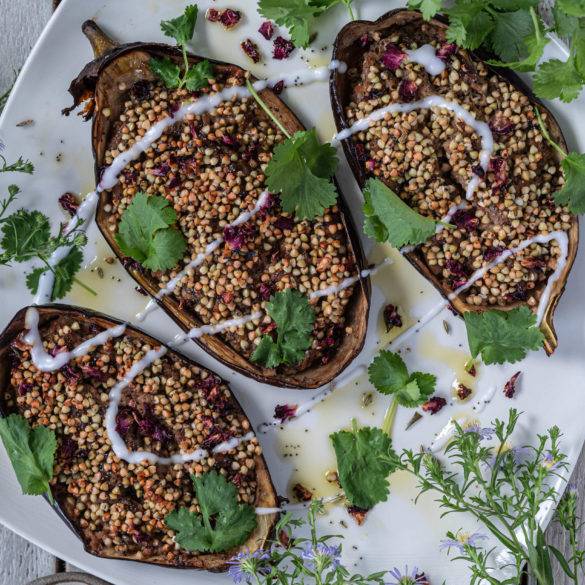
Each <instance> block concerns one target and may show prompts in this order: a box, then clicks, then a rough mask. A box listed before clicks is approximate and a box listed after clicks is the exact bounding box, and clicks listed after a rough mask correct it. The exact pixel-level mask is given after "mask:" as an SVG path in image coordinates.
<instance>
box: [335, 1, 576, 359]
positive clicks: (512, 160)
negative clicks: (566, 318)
mask: <svg viewBox="0 0 585 585" xmlns="http://www.w3.org/2000/svg"><path fill="white" fill-rule="evenodd" d="M446 29H447V25H446V24H445V23H444V22H442V21H440V20H436V19H435V20H432V21H429V22H426V21H424V20H423V18H422V16H421V14H420V13H418V12H416V11H408V10H396V11H392V12H389V13H388V14H386V15H384V16H382V17H381V18H380V19H378V20H377V21H375V22H365V21H358V22H353V23H350V24H348V25H347V26H346V27H345V28H344V29H343V30H342V31H341V32H340V33H339V35H338V37H337V40H336V43H335V49H334V58H335V59H339V60H342V61H344V62H346V63H347V64H348V67H349V70H348V73H347V74H345V75H343V74H341V73H339V72H334V73H333V74H332V78H331V84H330V90H331V99H332V105H333V111H334V115H335V118H336V124H337V127H338V130H339V131H340V132H342V131H346V136H347V134H348V132H347V129H350V128H352V126H353V125H354V124H355V123H356V122H358V121H359V120H364V119H365V118H370V119H371V118H372V112H377V111H379V110H380V109H382V108H388V107H390V106H392V105H393V104H395V105H396V106H397V107H395V108H392V107H390V108H389V110H391V111H387V113H385V115H382V116H379V117H378V118H377V119H376V120H372V121H371V123H370V124H365V125H363V126H362V128H361V129H360V130H359V131H356V132H355V133H353V134H352V135H351V137H347V138H346V139H345V140H343V146H344V149H345V152H346V155H347V157H348V160H349V162H350V165H351V167H352V170H353V172H354V175H355V177H356V179H357V180H358V182H359V183H360V184H361V185H362V186H364V185H365V184H366V182H367V181H368V180H369V179H370V178H376V179H379V180H381V181H382V182H383V183H384V184H385V185H387V186H388V187H390V188H391V189H392V190H393V191H394V192H395V193H396V194H397V195H398V196H399V197H400V198H401V199H402V200H403V201H404V202H406V203H407V204H408V205H409V206H410V207H412V208H413V209H415V210H416V211H417V212H418V213H420V214H421V215H423V216H426V217H430V218H432V219H433V220H437V221H438V220H441V219H443V220H445V219H446V220H447V221H448V222H449V223H450V224H453V227H451V228H450V229H442V230H441V231H439V233H437V234H436V235H435V236H433V237H431V238H430V239H429V240H428V241H426V242H425V243H424V244H422V245H420V246H418V247H416V248H414V249H413V250H410V251H409V253H407V254H406V257H407V258H408V259H409V260H410V262H411V263H412V264H413V265H414V266H415V267H416V268H417V269H418V270H419V271H420V272H421V274H423V275H424V276H425V277H426V278H427V279H429V280H430V281H431V282H432V283H433V284H434V286H435V287H436V288H437V289H438V290H439V291H440V292H441V293H442V294H443V295H444V296H445V297H449V295H451V298H450V300H451V302H452V305H453V307H454V308H455V309H456V310H457V311H458V312H460V313H465V312H466V311H482V310H486V309H489V308H496V309H500V310H507V309H511V308H514V307H518V306H521V305H526V306H528V307H530V308H531V309H532V310H534V311H535V312H537V308H538V309H539V310H538V313H540V317H541V327H542V329H543V332H544V333H545V337H546V342H545V348H546V350H547V352H548V353H549V354H550V353H552V352H553V351H554V349H555V348H556V346H557V338H556V334H555V331H554V327H553V322H552V319H553V312H554V310H555V307H556V305H557V303H558V300H559V298H560V296H561V294H562V292H563V290H564V287H565V283H566V280H567V278H568V275H569V272H570V270H571V267H572V264H573V261H574V258H575V255H576V252H577V246H578V238H579V230H578V222H577V218H576V217H575V216H573V215H571V213H569V211H568V210H567V209H566V208H564V207H562V206H560V205H557V204H556V203H555V200H554V197H553V196H554V194H555V192H556V191H558V190H559V189H560V188H561V187H562V185H563V183H564V178H563V172H562V170H561V166H560V157H559V154H558V153H557V152H556V151H555V149H554V148H553V147H552V146H551V145H549V144H548V143H547V141H546V140H545V138H544V137H543V132H542V131H541V129H540V127H539V123H538V112H540V115H541V116H542V120H543V122H544V124H545V125H546V128H547V130H548V132H549V134H550V135H551V136H552V138H553V139H554V140H555V142H557V143H558V144H559V145H560V146H561V147H562V148H563V149H565V150H566V144H565V141H564V139H563V136H562V133H561V129H560V127H559V125H558V124H557V122H556V121H555V119H554V117H553V116H552V115H551V113H550V112H549V111H548V110H547V109H546V108H544V106H543V105H542V104H541V103H539V102H537V100H536V99H535V98H533V97H532V95H531V93H530V90H529V89H528V88H527V87H525V85H524V84H523V83H522V82H521V80H520V79H519V78H518V77H517V76H515V75H514V74H513V73H511V72H510V71H509V70H500V69H496V68H493V67H491V66H490V65H488V64H487V63H486V62H485V61H483V60H482V59H481V58H480V57H479V56H478V55H476V54H473V53H471V52H469V51H466V50H464V49H461V48H460V47H457V46H456V45H454V44H450V43H449V42H448V41H447V40H446V36H445V32H446ZM431 96H434V97H432V98H431ZM429 98H430V99H429ZM433 100H434V101H433ZM419 106H420V107H419ZM469 114H470V115H469ZM470 119H473V120H474V121H475V124H473V122H470ZM486 154H487V156H486ZM559 232H560V233H561V237H560V238H551V239H549V240H548V241H540V242H534V243H533V244H531V245H528V246H526V247H524V248H523V249H522V250H521V251H519V252H518V253H514V254H513V255H511V256H510V257H509V258H508V259H506V261H504V262H501V263H498V264H497V266H494V267H493V268H492V269H490V270H489V271H487V273H486V274H485V275H484V276H483V277H482V278H480V279H479V280H477V281H476V282H474V283H473V285H472V286H470V287H469V288H465V290H462V287H464V285H465V284H466V282H467V280H468V279H470V277H471V276H472V275H473V274H474V273H476V271H478V270H480V271H481V270H482V269H484V268H485V267H486V266H488V265H490V264H491V263H494V261H496V260H497V258H498V256H499V255H500V254H502V253H503V252H505V251H507V250H510V249H514V248H517V247H523V243H525V242H526V241H527V240H529V239H531V238H535V237H536V238H537V239H538V238H539V237H540V236H545V237H546V235H547V234H548V235H550V234H552V233H557V234H558V233H559ZM563 234H564V235H563ZM540 239H542V238H540ZM559 240H562V241H559ZM557 269H558V270H559V272H560V274H556V273H555V271H557ZM551 275H554V278H553V280H552V281H551V283H552V285H551V286H550V287H547V283H548V282H549V279H550V278H551ZM458 289H460V290H462V292H461V294H458V295H457V297H456V298H454V296H455V295H453V292H454V291H457V290H458Z"/></svg>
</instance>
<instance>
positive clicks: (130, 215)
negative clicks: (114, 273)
mask: <svg viewBox="0 0 585 585" xmlns="http://www.w3.org/2000/svg"><path fill="white" fill-rule="evenodd" d="M176 220H177V214H176V213H175V211H174V209H173V208H172V207H171V206H170V203H169V202H168V201H167V200H166V199H165V198H164V197H162V196H160V195H153V196H150V197H149V196H147V195H145V194H144V193H137V194H136V195H135V196H134V199H132V203H130V205H129V206H128V208H127V209H126V210H125V211H124V213H123V214H122V220H121V221H120V226H119V231H118V234H117V235H116V241H117V242H118V245H119V246H120V249H121V250H122V252H124V254H126V255H127V256H130V257H131V258H134V260H137V261H138V262H140V263H141V264H142V265H143V266H144V267H145V268H148V269H149V270H153V271H160V270H169V269H171V268H173V267H174V266H176V265H177V263H178V262H179V260H180V259H181V258H182V256H183V253H184V251H185V247H186V243H185V238H184V236H183V234H182V233H181V232H180V231H179V230H177V229H175V228H174V227H171V226H174V224H175V222H176Z"/></svg>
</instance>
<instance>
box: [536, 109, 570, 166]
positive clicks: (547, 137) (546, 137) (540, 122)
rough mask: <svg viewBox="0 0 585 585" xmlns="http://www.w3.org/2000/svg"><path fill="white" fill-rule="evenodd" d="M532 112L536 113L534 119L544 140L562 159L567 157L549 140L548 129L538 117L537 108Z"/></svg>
mask: <svg viewBox="0 0 585 585" xmlns="http://www.w3.org/2000/svg"><path fill="white" fill-rule="evenodd" d="M534 111H535V112H536V119H537V120H538V125H539V126H540V131H541V132H542V135H543V136H544V139H545V140H546V141H547V142H548V143H549V144H550V145H551V146H552V147H553V148H554V149H555V150H556V151H557V152H558V153H559V154H560V155H561V157H562V158H565V157H566V156H567V153H566V152H565V151H564V150H563V149H562V148H561V147H560V146H559V145H558V144H557V143H556V142H555V141H554V140H553V139H552V138H551V136H550V134H549V131H548V128H547V127H546V126H545V124H544V120H543V119H542V116H541V115H540V111H539V110H538V108H535V109H534Z"/></svg>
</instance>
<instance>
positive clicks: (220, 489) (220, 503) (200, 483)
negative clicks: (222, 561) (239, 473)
mask: <svg viewBox="0 0 585 585" xmlns="http://www.w3.org/2000/svg"><path fill="white" fill-rule="evenodd" d="M192 480H193V485H194V488H195V496H196V498H197V503H198V504H199V508H200V510H201V514H200V515H199V514H195V513H194V512H190V511H189V510H188V509H186V508H179V509H178V510H175V511H174V512H171V513H170V514H168V515H167V517H166V519H165V522H166V524H167V526H168V527H169V528H170V529H171V530H174V531H175V532H176V536H175V541H176V542H177V544H178V545H179V546H180V547H181V548H184V549H186V550H189V551H197V552H211V553H217V552H222V551H225V550H229V549H231V548H233V547H235V546H238V545H240V544H243V543H244V542H245V541H246V539H247V538H248V537H249V536H250V534H251V533H252V531H253V530H254V528H256V512H255V510H254V508H253V507H252V506H250V505H248V504H239V503H238V492H237V489H236V487H235V486H234V484H233V483H231V482H229V481H227V480H226V479H225V478H224V477H223V476H222V475H219V474H218V473H217V472H216V471H210V472H208V473H206V474H204V475H201V476H199V477H195V476H192Z"/></svg>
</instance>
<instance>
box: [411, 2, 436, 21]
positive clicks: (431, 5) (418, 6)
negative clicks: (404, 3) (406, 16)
mask: <svg viewBox="0 0 585 585" xmlns="http://www.w3.org/2000/svg"><path fill="white" fill-rule="evenodd" d="M442 5H443V0H408V7H409V8H411V9H412V10H420V11H421V12H422V15H423V18H424V19H425V20H430V19H431V18H433V16H435V14H437V12H439V11H440V10H441V7H442Z"/></svg>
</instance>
